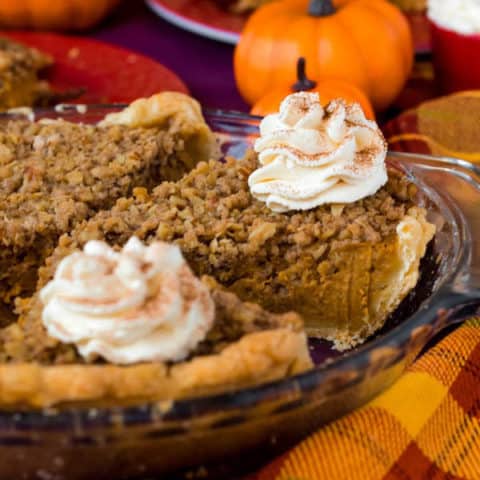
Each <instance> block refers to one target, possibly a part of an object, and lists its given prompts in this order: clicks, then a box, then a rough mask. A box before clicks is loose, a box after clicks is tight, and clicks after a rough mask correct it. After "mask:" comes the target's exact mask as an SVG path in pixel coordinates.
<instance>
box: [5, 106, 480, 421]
mask: <svg viewBox="0 0 480 480" xmlns="http://www.w3.org/2000/svg"><path fill="white" fill-rule="evenodd" d="M125 106H126V105H125V104H95V105H88V106H87V107H88V112H89V113H90V112H92V111H93V112H94V111H99V112H100V111H107V110H116V109H120V108H124V107H125ZM59 107H61V110H60V108H59ZM32 111H33V113H34V114H36V113H38V114H40V115H42V114H52V113H56V114H58V115H66V116H68V115H69V114H72V113H73V114H83V112H80V111H79V109H78V105H76V104H61V105H60V106H57V108H40V109H34V110H32ZM203 111H204V114H205V116H206V117H212V116H215V117H220V118H222V119H225V120H232V121H245V122H248V123H251V124H258V122H259V121H260V120H261V118H262V117H259V116H254V115H249V114H246V113H243V112H239V111H234V110H222V109H208V108H206V109H203ZM18 115H21V116H28V113H27V112H25V111H20V110H16V109H12V110H10V111H7V112H2V113H0V119H2V118H3V119H5V118H8V117H12V118H17V116H18ZM389 156H392V157H393V158H398V159H402V158H409V157H415V158H421V159H424V160H430V161H435V162H439V163H441V164H443V165H444V166H445V167H447V168H448V167H455V166H459V167H462V168H465V169H468V170H471V171H473V172H475V173H476V174H477V175H480V168H479V167H477V166H476V165H474V164H472V163H470V162H467V161H465V160H460V159H455V158H449V157H435V156H432V155H424V154H404V153H397V152H389ZM464 257H465V253H464V252H461V254H460V256H459V258H458V259H456V261H455V263H454V264H455V268H454V269H453V270H452V271H450V272H449V273H448V274H446V275H445V276H444V278H443V279H442V285H445V284H448V283H450V282H451V281H452V279H454V278H455V277H456V276H457V275H458V272H459V271H460V270H461V269H462V268H463V267H464V264H465V258H464ZM441 290H442V289H441V288H438V289H437V291H435V292H434V293H433V294H432V295H430V296H429V297H428V298H427V299H426V300H425V301H424V302H423V303H422V305H424V304H428V305H429V307H428V309H427V310H426V311H425V310H423V311H422V309H421V308H419V309H418V310H417V311H416V312H415V313H414V314H413V315H411V316H409V317H408V318H406V319H405V321H403V322H401V323H400V324H399V325H396V326H395V327H393V328H392V329H391V330H389V331H388V332H386V333H385V334H384V335H382V336H381V337H378V338H375V339H373V340H371V341H369V342H368V343H366V344H364V345H362V346H360V347H358V348H355V349H354V350H352V351H351V352H349V353H347V354H345V355H342V356H341V357H338V358H335V359H333V360H331V361H328V362H326V363H324V364H321V365H319V366H316V367H315V368H313V369H312V370H309V371H307V372H303V373H300V374H296V375H293V376H290V377H287V378H282V379H279V380H276V381H272V382H267V383H262V384H259V385H254V386H251V387H246V388H240V389H234V390H231V391H227V392H223V393H217V394H211V395H205V396H199V397H188V398H183V399H179V400H173V402H172V410H175V409H177V410H178V411H179V412H180V414H179V415H178V416H177V415H173V419H174V420H186V419H190V418H192V417H196V416H198V412H202V411H203V410H204V408H205V406H206V405H207V404H209V403H214V404H219V405H221V406H222V408H223V409H225V410H233V409H239V408H248V407H249V406H250V405H252V404H257V403H258V399H259V398H260V399H268V398H270V397H271V394H272V393H276V394H277V395H278V394H279V393H280V392H282V393H288V392H294V391H296V390H298V385H299V384H302V385H305V386H306V387H305V388H306V389H307V390H308V385H311V386H312V388H313V387H314V386H315V385H318V384H319V383H320V382H321V381H322V379H324V378H326V377H327V376H328V373H329V370H330V369H331V368H333V367H335V369H336V370H337V371H348V370H351V369H352V367H354V366H355V365H356V366H358V364H359V363H360V362H361V360H362V358H364V359H365V360H366V359H367V358H368V355H369V353H371V352H372V351H374V350H376V349H378V348H379V347H380V348H381V347H382V346H388V345H389V344H391V343H396V344H398V343H399V342H401V341H402V340H404V339H407V338H408V336H409V334H410V332H411V331H412V329H413V328H415V326H421V325H424V324H428V323H430V322H431V317H429V316H428V315H427V314H428V313H429V311H430V315H431V314H432V313H433V310H434V308H433V307H434V306H435V305H436V304H437V305H438V304H439V301H438V297H439V296H440V295H441V293H442V292H441ZM402 333H403V334H402ZM160 403H162V401H150V402H143V403H140V404H138V405H134V406H108V407H88V406H87V407H82V406H80V407H79V406H62V407H55V408H46V409H40V410H25V411H24V410H20V411H13V410H10V409H9V410H3V411H0V418H3V419H5V418H12V419H14V417H15V416H21V417H22V418H24V420H29V421H31V423H32V427H33V426H34V425H35V424H37V421H38V420H40V419H45V418H51V417H52V415H53V416H56V417H60V418H63V419H64V420H65V421H66V423H67V424H66V425H64V426H67V427H68V426H74V425H73V424H72V422H71V421H69V420H70V416H71V415H72V414H74V415H75V419H76V422H78V420H79V419H78V415H80V416H81V423H82V427H86V428H88V427H89V426H93V425H94V426H98V421H97V419H96V418H95V419H92V418H90V416H89V411H91V410H92V409H94V410H95V411H97V412H99V413H100V415H101V416H103V415H106V416H110V415H116V414H118V412H119V411H122V412H128V416H129V417H130V418H131V417H134V416H135V413H136V412H138V413H140V414H141V415H139V417H140V418H139V421H135V422H133V423H134V424H136V425H139V424H143V423H152V419H151V418H150V417H149V416H148V417H146V416H145V410H146V409H152V408H154V409H155V408H156V407H157V406H158V404H160ZM176 407H177V408H176ZM185 407H188V408H185ZM202 407H203V408H202ZM207 410H210V409H207ZM170 417H171V415H169V416H168V419H170ZM146 418H148V419H146ZM160 418H162V417H160ZM36 420H37V421H36ZM27 423H28V421H27ZM62 423H63V422H62ZM42 424H43V422H42Z"/></svg>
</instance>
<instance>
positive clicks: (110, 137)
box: [0, 92, 215, 305]
mask: <svg viewBox="0 0 480 480" xmlns="http://www.w3.org/2000/svg"><path fill="white" fill-rule="evenodd" d="M214 149H215V139H214V137H213V135H212V133H211V131H210V129H209V128H208V126H207V125H206V123H205V121H204V119H203V116H202V113H201V109H200V106H199V104H198V103H197V102H196V101H195V100H193V99H192V98H190V97H188V96H185V95H183V94H178V93H170V92H165V93H161V94H158V95H156V96H154V97H152V98H151V99H149V100H138V101H136V102H133V103H132V104H131V105H130V106H129V107H127V108H126V109H125V110H124V111H122V112H120V113H118V114H111V115H108V116H107V117H106V118H105V119H104V120H103V121H102V122H100V123H99V124H98V125H87V124H74V123H70V122H67V121H63V120H58V121H51V120H49V121H38V122H30V121H28V120H11V121H6V122H5V121H4V122H3V123H1V124H0V211H1V213H2V215H1V218H0V237H1V239H0V242H1V249H0V299H1V301H2V302H4V304H6V305H11V304H12V301H13V298H14V297H15V296H18V295H29V294H31V293H32V292H33V289H34V287H35V284H36V280H37V270H38V268H39V267H40V265H42V263H43V262H44V260H45V258H47V257H48V256H49V255H50V254H51V252H52V251H53V249H54V247H55V245H56V244H57V242H58V238H59V237H60V236H61V235H62V234H64V233H67V232H69V231H71V230H72V229H73V228H74V227H75V225H77V224H79V223H81V222H82V221H84V220H86V219H88V218H90V217H92V216H94V215H95V214H96V213H97V212H98V211H100V210H103V209H109V208H111V207H112V206H113V205H114V204H115V202H116V200H117V199H118V198H121V197H125V196H130V195H140V196H143V195H145V194H144V192H146V191H148V190H149V189H151V188H152V187H154V186H156V185H157V184H158V183H160V182H161V181H162V180H177V179H179V178H180V177H181V176H182V175H183V174H184V173H185V172H187V171H189V170H190V169H192V168H193V167H194V166H195V164H196V163H197V162H199V161H201V160H207V159H208V158H210V156H211V155H212V154H213V153H214ZM138 189H139V190H138Z"/></svg>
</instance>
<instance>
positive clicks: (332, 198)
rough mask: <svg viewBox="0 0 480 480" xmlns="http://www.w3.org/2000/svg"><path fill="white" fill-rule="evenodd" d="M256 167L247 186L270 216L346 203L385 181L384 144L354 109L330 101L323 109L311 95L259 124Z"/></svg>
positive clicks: (293, 99) (292, 98) (295, 98)
mask: <svg viewBox="0 0 480 480" xmlns="http://www.w3.org/2000/svg"><path fill="white" fill-rule="evenodd" d="M255 151H256V152H257V153H258V160H259V163H260V165H261V166H260V168H258V169H257V170H256V171H254V172H253V173H252V174H251V175H250V177H249V179H248V185H249V187H250V191H251V193H252V195H253V196H254V197H255V198H257V199H259V200H261V201H264V202H265V203H266V204H267V206H268V207H269V208H270V209H271V210H273V211H274V212H286V211H289V210H309V209H312V208H315V207H317V206H319V205H323V204H335V203H352V202H356V201H357V200H360V199H362V198H365V197H368V196H370V195H373V194H374V193H375V192H377V190H379V189H380V188H381V187H382V186H383V185H384V184H385V183H386V182H387V179H388V177H387V169H386V165H385V158H386V154H387V145H386V142H385V139H384V138H383V135H382V133H381V132H380V129H379V128H378V126H377V124H376V123H375V122H373V121H370V120H367V119H366V118H365V115H364V114H363V111H362V109H361V107H360V105H358V104H346V103H345V102H344V101H343V100H333V101H332V102H330V103H329V104H328V105H327V106H326V107H325V108H323V107H322V105H321V103H320V98H319V96H318V94H317V93H308V92H300V93H294V94H292V95H289V96H288V97H287V98H285V100H284V101H283V102H282V104H281V106H280V111H279V113H277V114H273V115H269V116H267V117H265V118H264V119H263V120H262V122H261V124H260V138H259V139H258V140H257V141H256V142H255Z"/></svg>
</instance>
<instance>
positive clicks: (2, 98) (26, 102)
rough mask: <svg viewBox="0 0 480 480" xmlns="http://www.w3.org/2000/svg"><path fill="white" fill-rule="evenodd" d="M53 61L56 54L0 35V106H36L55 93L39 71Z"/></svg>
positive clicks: (1, 107) (0, 107)
mask: <svg viewBox="0 0 480 480" xmlns="http://www.w3.org/2000/svg"><path fill="white" fill-rule="evenodd" d="M51 65H53V58H52V57H51V56H50V55H48V54H46V53H43V52H41V51H39V50H37V49H36V48H30V47H27V46H25V45H22V44H20V43H16V42H13V41H12V40H10V39H7V38H0V80H1V82H0V109H2V110H4V109H8V108H14V107H20V106H33V105H34V104H36V103H38V102H39V101H41V100H42V99H44V98H46V97H48V96H50V95H52V91H51V89H50V86H49V85H48V82H46V81H44V80H41V79H40V78H39V73H40V72H42V71H43V70H45V69H46V68H48V67H50V66H51Z"/></svg>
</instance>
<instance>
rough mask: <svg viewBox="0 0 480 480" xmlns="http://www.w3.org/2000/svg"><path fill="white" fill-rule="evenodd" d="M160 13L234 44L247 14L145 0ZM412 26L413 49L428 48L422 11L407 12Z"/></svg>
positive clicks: (184, 0) (201, 3)
mask: <svg viewBox="0 0 480 480" xmlns="http://www.w3.org/2000/svg"><path fill="white" fill-rule="evenodd" d="M146 2H147V5H148V6H149V7H150V8H151V9H152V10H153V11H154V12H155V13H156V14H157V15H159V16H160V17H162V18H163V19H165V20H167V21H168V22H170V23H173V24H174V25H176V26H177V27H180V28H183V29H185V30H188V31H190V32H193V33H197V34H198V35H201V36H203V37H207V38H212V39H213V40H219V41H220V42H226V43H231V44H236V43H237V42H238V39H239V37H240V34H241V32H242V30H243V27H244V25H245V22H246V21H247V18H248V15H236V14H234V13H231V12H228V11H227V10H225V9H223V8H222V7H221V6H220V5H219V2H218V1H217V0H146ZM406 15H407V17H408V20H409V22H410V25H411V27H412V32H413V37H414V41H415V50H416V51H417V52H418V53H424V52H428V51H429V50H430V30H429V25H428V22H427V19H426V16H425V14H423V13H411V14H410V13H407V14H406Z"/></svg>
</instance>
